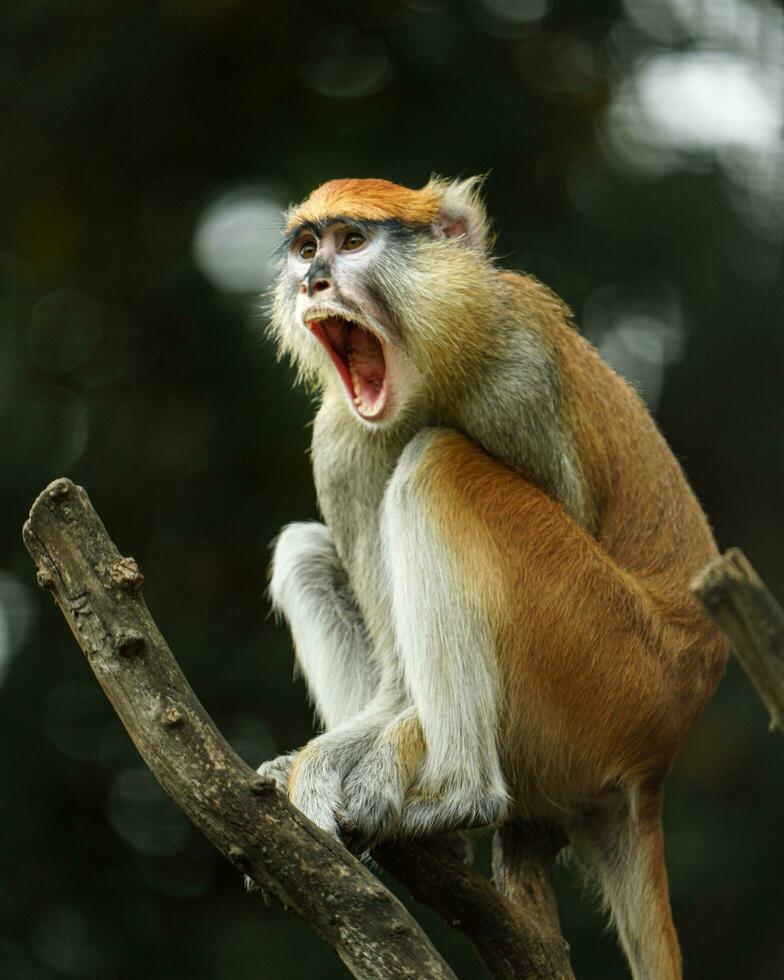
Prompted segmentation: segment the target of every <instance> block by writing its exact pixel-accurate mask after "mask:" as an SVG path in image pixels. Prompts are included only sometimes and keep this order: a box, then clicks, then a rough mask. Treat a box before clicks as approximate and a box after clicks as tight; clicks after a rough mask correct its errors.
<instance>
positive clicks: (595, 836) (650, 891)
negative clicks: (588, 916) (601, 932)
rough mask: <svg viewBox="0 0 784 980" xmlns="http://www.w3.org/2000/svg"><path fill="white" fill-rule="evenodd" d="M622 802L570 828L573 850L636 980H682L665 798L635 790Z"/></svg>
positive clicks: (649, 792) (651, 792) (656, 793)
mask: <svg viewBox="0 0 784 980" xmlns="http://www.w3.org/2000/svg"><path fill="white" fill-rule="evenodd" d="M618 802H619V806H617V807H614V808H613V811H614V812H609V813H603V814H602V815H601V818H600V819H596V818H594V819H592V820H589V821H587V822H586V823H584V824H583V825H581V826H577V827H574V828H572V829H571V830H570V832H569V837H570V840H571V844H572V849H573V850H574V852H575V854H576V856H577V857H578V858H579V860H580V861H581V863H582V864H583V865H584V866H585V867H586V868H587V869H588V870H589V871H590V872H591V873H592V874H593V875H594V876H595V877H596V879H597V880H598V882H599V884H600V885H601V889H602V892H603V894H604V897H605V900H606V902H607V904H608V905H609V907H610V910H611V912H612V916H613V919H614V921H615V925H616V927H617V929H618V934H619V936H620V940H621V945H622V946H623V950H624V952H625V953H626V957H627V959H628V961H629V967H630V968H631V972H632V976H633V977H634V980H680V977H681V957H680V949H679V947H678V937H677V935H676V932H675V926H674V925H673V922H672V915H671V913H670V901H669V895H668V889H667V871H666V868H665V864H664V840H663V835H662V827H661V795H660V793H659V791H657V790H653V791H648V790H642V791H639V790H636V789H631V790H630V791H629V792H628V793H627V794H625V795H624V796H623V798H622V799H620V800H619V801H618Z"/></svg>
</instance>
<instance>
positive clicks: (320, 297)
mask: <svg viewBox="0 0 784 980" xmlns="http://www.w3.org/2000/svg"><path fill="white" fill-rule="evenodd" d="M477 187H478V181H477V179H475V178H472V179H469V180H467V181H458V182H451V183H450V182H445V181H441V180H439V179H437V178H434V179H433V180H431V182H430V183H429V184H428V185H426V186H425V187H424V188H422V189H421V190H419V191H412V190H410V189H408V188H404V187H400V186H399V185H396V184H391V183H389V182H388V181H381V180H338V181H331V182H329V183H327V184H323V185H322V186H321V187H320V188H317V190H316V191H314V192H313V194H312V195H311V196H310V197H309V198H308V199H307V200H306V201H305V202H303V204H301V205H299V206H298V207H297V208H296V209H294V210H293V212H292V213H291V215H290V217H289V224H288V229H287V235H286V239H285V246H284V247H285V257H284V260H283V263H282V267H281V273H280V278H279V280H278V285H277V288H276V290H275V298H274V302H273V308H272V327H273V331H274V332H275V334H276V335H277V338H278V340H279V342H280V346H281V348H282V350H284V351H285V352H286V353H288V354H290V355H292V356H293V358H294V360H295V361H296V363H297V365H298V367H299V369H300V373H301V374H302V375H304V376H305V378H306V379H308V380H310V381H311V382H315V383H316V384H317V385H318V386H320V387H322V388H326V389H330V390H331V391H333V392H336V393H337V395H338V397H339V398H340V399H342V400H343V401H344V403H345V404H346V405H347V406H348V409H349V411H350V413H351V415H352V416H353V418H355V419H356V420H357V421H358V422H360V424H362V425H364V426H366V427H369V428H386V427H388V426H389V425H392V424H395V423H397V422H398V421H400V420H402V419H403V418H404V417H407V418H414V417H416V418H418V419H419V420H420V421H421V420H424V419H425V418H426V417H431V416H433V415H434V414H435V415H439V414H440V415H444V414H445V412H444V405H445V404H447V403H454V400H455V398H456V397H459V395H460V391H461V389H465V388H466V386H470V385H473V384H474V383H475V381H476V379H477V374H478V372H479V371H480V370H481V366H482V363H483V362H484V361H485V360H486V359H487V357H488V355H489V354H492V351H493V340H492V337H491V336H490V332H491V331H492V329H493V325H494V324H495V323H497V322H498V317H497V316H496V314H495V309H496V307H497V306H498V300H497V295H496V294H497V293H498V286H497V278H496V276H495V274H494V272H493V269H492V263H491V261H490V260H489V259H488V257H487V253H486V237H487V218H486V216H485V214H484V210H483V208H482V206H481V202H480V201H479V199H478V191H477Z"/></svg>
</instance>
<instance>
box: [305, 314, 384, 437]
mask: <svg viewBox="0 0 784 980" xmlns="http://www.w3.org/2000/svg"><path fill="white" fill-rule="evenodd" d="M308 327H309V328H310V330H311V331H312V332H313V335H314V336H315V337H316V338H317V340H319V341H320V342H321V344H322V345H323V346H324V348H325V349H326V351H327V353H328V354H329V356H330V357H331V358H332V363H333V364H334V365H335V367H336V368H337V370H338V374H339V375H340V377H341V378H342V379H343V383H344V384H345V386H346V390H347V392H348V394H349V397H350V398H351V401H352V402H353V404H354V407H355V408H356V410H357V412H358V413H359V415H361V416H362V418H363V419H367V420H368V421H376V420H378V419H379V418H380V417H381V415H382V413H383V411H384V407H385V405H386V402H387V385H386V376H387V370H386V362H385V360H384V349H383V347H382V346H381V342H380V341H379V339H378V338H377V337H376V336H375V334H373V333H371V332H370V331H369V330H367V329H366V328H365V327H363V326H362V324H360V323H356V322H355V321H354V320H347V319H345V318H343V317H340V316H328V317H324V318H323V319H319V320H311V321H310V322H309V323H308Z"/></svg>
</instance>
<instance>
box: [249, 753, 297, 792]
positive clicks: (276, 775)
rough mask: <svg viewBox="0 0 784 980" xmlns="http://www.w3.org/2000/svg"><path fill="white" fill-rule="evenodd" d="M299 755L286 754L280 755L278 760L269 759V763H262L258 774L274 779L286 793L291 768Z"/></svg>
mask: <svg viewBox="0 0 784 980" xmlns="http://www.w3.org/2000/svg"><path fill="white" fill-rule="evenodd" d="M297 754H298V753H297V752H296V751H294V752H286V753H285V755H279V756H278V757H277V758H276V759H269V760H268V761H267V762H262V764H261V765H260V766H259V767H258V769H257V770H256V772H257V773H258V774H259V775H260V776H265V777H266V778H267V779H274V780H275V784H276V786H277V787H278V789H279V790H280V791H281V793H286V792H287V791H288V788H289V776H290V775H291V767H292V766H293V764H294V760H295V759H296V758H297Z"/></svg>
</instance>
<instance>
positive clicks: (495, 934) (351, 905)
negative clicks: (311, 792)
mask: <svg viewBox="0 0 784 980" xmlns="http://www.w3.org/2000/svg"><path fill="white" fill-rule="evenodd" d="M24 540H25V544H26V545H27V548H28V551H29V552H30V554H31V556H32V557H33V560H34V561H35V564H36V567H37V571H38V582H39V584H40V585H41V586H42V587H44V588H47V589H49V590H50V591H51V592H52V594H53V596H54V599H55V601H56V602H57V604H58V606H59V607H60V609H61V611H62V612H63V615H64V616H65V618H66V621H67V622H68V625H69V626H70V627H71V630H72V632H73V634H74V636H75V637H76V640H77V642H78V643H79V645H80V647H81V648H82V650H83V651H84V653H85V654H86V657H87V661H88V663H89V664H90V666H91V667H92V669H93V671H94V673H95V675H96V677H97V679H98V681H99V683H100V684H101V686H102V688H103V690H104V692H105V694H106V695H107V697H108V698H109V700H110V702H111V703H112V705H113V706H114V708H115V710H116V711H117V714H118V715H119V717H120V720H121V721H122V723H123V724H124V725H125V727H126V729H127V731H128V733H129V735H130V737H131V739H132V740H133V742H134V744H135V745H136V747H137V749H138V750H139V752H140V753H141V755H142V758H143V759H144V760H145V762H146V763H147V765H148V766H149V767H150V769H151V770H152V772H153V774H154V775H155V776H156V778H157V779H158V781H159V782H160V783H161V785H162V786H163V788H164V789H165V790H166V791H167V792H168V793H169V795H170V796H171V797H172V798H173V799H174V801H175V802H176V803H177V804H178V805H179V806H180V807H181V809H182V810H183V811H184V812H185V813H186V814H187V816H188V817H189V818H190V819H191V820H192V821H193V823H194V824H195V825H196V826H197V827H199V829H200V830H202V831H203V833H204V834H205V835H206V837H207V838H208V839H209V840H210V841H211V842H212V843H213V844H214V845H215V846H216V847H217V848H218V849H219V850H220V851H221V852H222V853H223V854H224V855H225V856H226V857H227V858H228V859H229V860H230V861H231V862H232V863H233V864H235V865H236V866H237V867H238V868H240V869H241V870H242V871H243V872H245V873H246V874H248V875H249V876H250V877H251V878H252V879H253V880H254V881H256V882H257V884H258V885H259V886H260V887H261V888H263V889H264V891H266V892H268V893H270V894H271V895H273V896H274V897H276V898H277V899H279V900H280V901H281V902H282V903H283V904H285V905H286V906H287V907H289V908H291V909H292V910H294V911H296V912H297V913H298V914H299V915H300V916H301V917H302V918H303V919H305V920H306V921H307V922H308V924H309V925H310V926H311V927H312V928H313V929H314V930H315V931H316V932H317V933H318V935H320V936H321V937H322V938H323V939H324V940H325V941H326V942H328V943H329V944H330V945H331V946H332V947H333V948H334V949H335V951H336V952H337V954H338V956H339V957H340V958H341V960H342V961H343V962H344V963H345V965H346V966H347V967H348V969H349V970H350V971H351V972H352V973H353V974H354V975H355V976H357V977H363V978H392V977H394V978H398V977H400V978H403V977H427V978H433V980H438V978H452V977H453V976H454V974H453V973H452V971H451V970H450V969H449V967H448V966H447V965H446V963H445V962H444V961H443V959H442V958H441V957H440V956H439V954H438V953H437V952H436V950H435V949H434V948H433V946H432V944H431V943H430V941H429V940H428V938H427V937H426V936H425V935H424V933H423V932H422V930H421V929H420V928H419V926H418V925H417V924H416V922H415V921H414V920H413V919H412V917H411V916H410V915H409V914H408V912H407V911H406V910H405V909H404V908H403V906H402V905H400V903H399V902H398V901H397V900H396V899H395V898H394V896H393V895H392V894H391V893H390V892H389V891H388V890H387V889H385V888H384V887H383V886H382V884H381V883H380V882H379V881H378V880H377V879H376V878H375V876H373V875H372V874H371V873H370V872H369V871H368V869H367V868H365V867H364V866H363V865H362V864H361V863H360V862H359V861H357V860H356V859H355V858H354V857H352V855H351V854H350V853H349V852H348V851H347V850H346V849H345V848H344V847H343V846H342V845H341V844H340V843H338V842H337V841H335V840H334V839H333V838H331V837H330V836H328V835H326V834H324V833H323V832H322V831H321V830H320V829H319V828H317V827H316V826H315V825H314V824H312V823H311V822H310V821H309V820H308V819H307V818H306V817H305V816H304V815H303V814H302V813H300V812H299V811H298V810H297V809H295V808H294V807H292V806H291V804H290V803H289V802H288V801H287V799H286V798H285V796H283V795H282V794H281V793H279V792H278V791H277V789H276V788H275V786H274V784H273V783H272V782H271V781H267V780H263V779H261V778H260V777H259V776H258V775H257V774H256V773H255V772H254V771H253V770H252V769H250V768H249V767H248V766H246V765H245V763H244V762H243V761H242V760H241V759H240V758H239V757H238V756H237V755H236V753H235V752H234V751H233V749H232V748H231V747H230V746H229V745H228V743H227V742H226V741H225V739H224V738H223V737H222V735H221V734H220V732H219V731H218V730H217V728H216V727H215V724H214V722H213V721H212V720H211V719H210V717H209V716H208V715H207V713H206V711H205V710H204V708H203V707H202V705H201V703H200V702H199V700H198V699H197V697H196V695H195V694H194V692H193V691H192V690H191V688H190V687H189V685H188V683H187V681H186V680H185V677H184V676H183V674H182V672H181V671H180V669H179V667H178V665H177V663H176V661H175V660H174V657H173V656H172V654H171V651H170V650H169V648H168V646H167V644H166V641H165V640H164V639H163V637H162V636H161V634H160V632H159V631H158V628H157V627H156V625H155V623H154V622H153V620H152V617H151V616H150V613H149V611H148V609H147V606H146V605H145V603H144V600H143V599H142V596H141V591H140V590H141V586H142V583H143V577H142V574H141V572H140V570H139V568H138V566H137V564H136V562H135V561H134V560H133V559H132V558H124V557H122V556H121V555H120V554H119V552H118V551H117V548H116V547H115V545H114V544H113V543H112V541H111V540H110V538H109V536H108V534H107V532H106V529H105V528H104V526H103V524H102V523H101V521H100V518H99V517H98V515H97V514H96V513H95V511H94V509H93V507H92V505H91V503H90V501H89V499H88V497H87V494H86V493H85V491H84V490H83V489H82V488H81V487H77V486H75V485H74V484H73V483H71V481H69V480H66V479H59V480H55V481H54V482H53V483H52V484H50V485H49V486H48V487H47V488H46V490H44V491H43V493H41V494H40V495H39V497H38V498H37V500H36V501H35V503H34V504H33V507H32V509H31V511H30V519H29V520H28V521H27V523H26V524H25V527H24ZM457 840H459V836H458V835H449V838H448V839H447V838H442V839H439V840H432V841H423V842H421V843H417V844H415V845H402V844H395V845H387V846H385V847H384V848H382V849H379V854H378V858H379V860H380V862H381V863H382V864H383V865H384V866H385V867H387V868H389V870H390V871H392V873H394V874H395V875H396V877H398V878H399V879H400V880H401V881H402V882H403V883H404V884H405V885H406V886H407V887H408V888H409V889H410V890H411V892H412V893H413V894H414V896H415V897H417V898H421V899H422V900H424V901H425V902H427V903H428V904H430V905H431V906H432V907H433V908H434V909H435V910H436V911H438V912H439V913H440V914H441V915H442V916H443V917H444V918H445V919H446V921H447V922H448V923H449V924H450V925H452V926H455V927H458V928H460V929H462V930H463V931H464V932H465V933H466V935H467V936H468V937H469V939H471V940H472V942H473V943H474V945H475V946H476V947H477V950H478V952H479V954H480V956H481V957H482V958H483V960H484V961H485V963H486V964H487V965H488V968H489V969H490V971H491V973H492V975H493V976H494V977H496V978H500V980H506V978H512V977H515V978H527V980H571V978H572V973H571V970H570V969H569V964H568V947H567V946H566V944H565V942H564V941H563V938H562V937H561V935H560V931H559V930H558V926H557V914H556V916H555V919H554V920H553V918H552V915H549V918H548V914H543V909H544V910H546V909H548V908H551V909H552V910H554V908H555V906H554V899H553V897H552V892H551V891H550V890H549V889H550V886H549V868H550V865H551V863H552V859H553V857H554V856H555V853H556V851H555V850H552V849H551V848H549V845H547V843H546V842H547V840H548V838H547V835H546V834H544V836H539V835H538V833H537V831H535V830H531V837H530V840H531V842H532V850H531V851H530V854H529V858H530V860H529V864H528V865H526V867H525V872H526V874H528V873H530V875H531V881H532V882H533V883H534V885H533V887H531V888H530V889H529V888H517V889H516V890H515V889H514V888H511V889H508V892H509V898H507V897H505V896H504V895H502V894H501V893H500V892H499V891H498V890H496V889H495V888H494V887H493V886H492V885H491V884H490V883H489V882H488V881H487V880H486V879H485V878H484V877H483V876H482V875H481V874H480V873H479V872H478V871H476V870H475V869H473V868H471V867H470V866H469V865H468V864H467V863H466V862H465V860H464V858H465V854H464V853H462V852H460V851H459V849H458V850H456V849H455V841H457ZM537 840H538V841H539V842H540V844H541V842H545V844H544V847H543V848H542V847H541V846H540V845H537V844H536V841H537ZM537 883H538V884H537ZM506 884H508V883H506ZM510 899H512V900H511V901H510ZM553 923H554V924H553Z"/></svg>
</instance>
